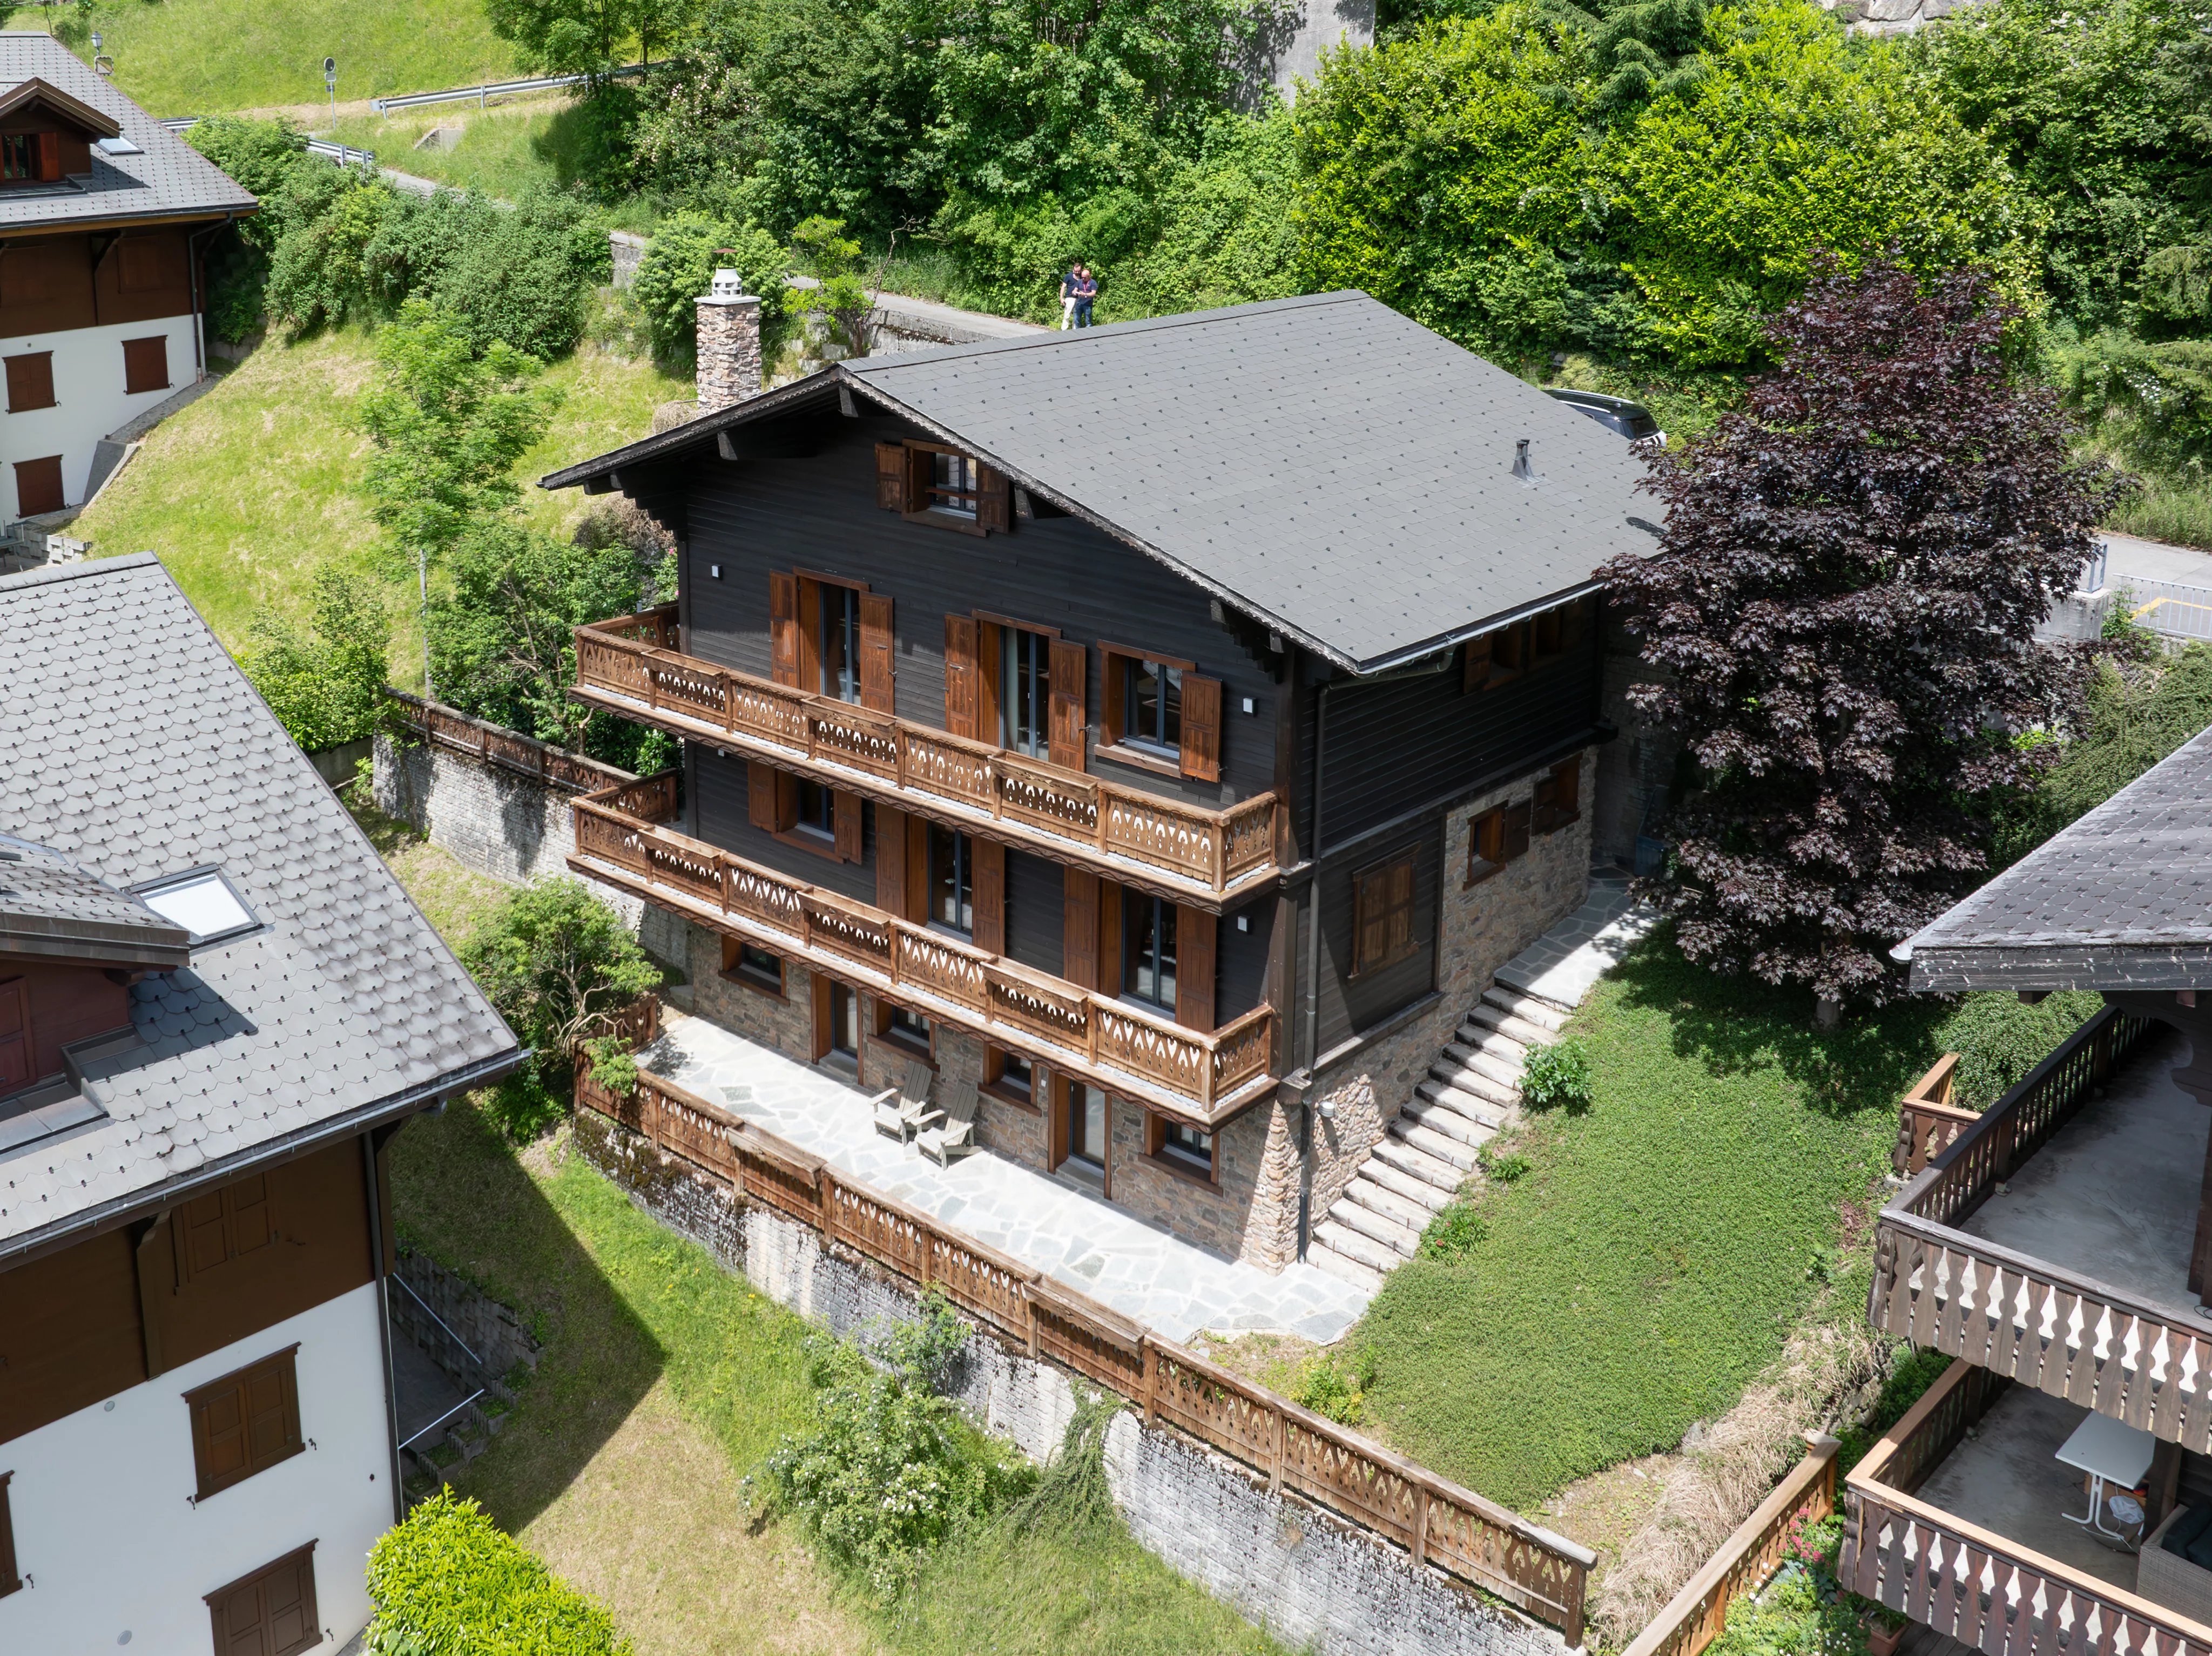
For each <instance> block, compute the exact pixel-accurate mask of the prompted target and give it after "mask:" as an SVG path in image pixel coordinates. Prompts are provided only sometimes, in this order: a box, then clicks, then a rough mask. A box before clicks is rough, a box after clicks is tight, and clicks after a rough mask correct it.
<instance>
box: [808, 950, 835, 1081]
mask: <svg viewBox="0 0 2212 1656" xmlns="http://www.w3.org/2000/svg"><path fill="white" fill-rule="evenodd" d="M811 982H812V985H813V989H812V995H813V1000H812V1010H813V1013H814V1053H813V1056H814V1060H815V1062H817V1064H818V1063H820V1062H821V1061H822V1060H823V1059H825V1058H827V1057H829V1051H830V1049H831V1048H832V1047H834V1046H836V1044H837V1039H836V1036H837V1004H836V999H835V998H834V995H835V992H836V985H835V984H833V983H832V982H831V981H830V980H829V978H827V977H825V976H824V975H823V974H821V973H819V972H817V973H815V974H813V976H812V979H811Z"/></svg>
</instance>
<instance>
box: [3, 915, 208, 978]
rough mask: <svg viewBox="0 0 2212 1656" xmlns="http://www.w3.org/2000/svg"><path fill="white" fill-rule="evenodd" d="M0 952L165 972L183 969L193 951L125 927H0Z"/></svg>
mask: <svg viewBox="0 0 2212 1656" xmlns="http://www.w3.org/2000/svg"><path fill="white" fill-rule="evenodd" d="M0 955H27V956H30V957H32V958H34V959H39V960H52V961H74V962H77V963H79V964H82V965H86V966H125V967H134V968H136V967H149V968H154V969H155V970H157V971H162V972H176V971H181V970H183V969H184V968H185V967H187V966H190V965H191V963H192V951H191V948H190V946H189V945H187V944H185V943H157V942H154V941H152V940H150V939H146V938H140V937H131V936H130V935H128V932H127V930H125V929H122V928H118V929H116V930H113V931H109V930H106V929H104V928H99V927H92V926H80V927H75V928H71V929H68V930H64V929H60V928H56V929H54V930H52V931H48V930H43V929H42V930H39V931H27V930H21V929H15V928H13V927H9V926H0Z"/></svg>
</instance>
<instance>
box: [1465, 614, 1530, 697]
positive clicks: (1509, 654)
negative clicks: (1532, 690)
mask: <svg viewBox="0 0 2212 1656" xmlns="http://www.w3.org/2000/svg"><path fill="white" fill-rule="evenodd" d="M1527 667H1528V622H1525V621H1519V622H1514V623H1513V625H1511V626H1510V627H1501V628H1498V630H1497V631H1496V632H1494V633H1485V634H1483V635H1482V636H1481V637H1480V638H1471V639H1469V640H1468V641H1467V656H1466V660H1465V663H1464V665H1463V668H1462V676H1461V679H1460V688H1461V690H1462V692H1468V691H1474V690H1494V689H1496V688H1498V686H1499V685H1501V684H1510V683H1511V682H1513V681H1514V680H1515V679H1516V678H1518V677H1520V676H1521V675H1522V671H1523V670H1525V669H1526V668H1527Z"/></svg>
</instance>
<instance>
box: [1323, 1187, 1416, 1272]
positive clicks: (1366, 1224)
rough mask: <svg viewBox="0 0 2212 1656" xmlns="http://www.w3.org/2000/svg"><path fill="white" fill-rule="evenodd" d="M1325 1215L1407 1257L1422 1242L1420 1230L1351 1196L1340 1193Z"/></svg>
mask: <svg viewBox="0 0 2212 1656" xmlns="http://www.w3.org/2000/svg"><path fill="white" fill-rule="evenodd" d="M1328 1216H1329V1217H1330V1218H1331V1219H1332V1220H1334V1222H1336V1223H1338V1224H1340V1225H1342V1226H1344V1227H1345V1228H1346V1229H1349V1230H1356V1231H1358V1233H1359V1234H1361V1235H1362V1236H1364V1237H1366V1238H1367V1239H1368V1240H1370V1241H1376V1242H1380V1243H1382V1244H1383V1247H1388V1248H1394V1249H1395V1250H1396V1251H1397V1252H1398V1253H1402V1254H1404V1255H1405V1256H1406V1257H1407V1259H1412V1258H1413V1253H1414V1251H1415V1250H1416V1249H1418V1248H1419V1247H1420V1245H1421V1233H1420V1232H1419V1231H1418V1230H1416V1229H1414V1228H1413V1227H1412V1226H1411V1225H1401V1224H1400V1223H1399V1222H1397V1221H1396V1220H1395V1219H1392V1218H1389V1217H1388V1216H1385V1215H1383V1214H1380V1213H1377V1212H1376V1210H1374V1209H1373V1208H1370V1207H1366V1206H1363V1205H1362V1204H1359V1203H1358V1202H1355V1201H1353V1200H1352V1198H1350V1197H1339V1198H1337V1201H1336V1205H1335V1206H1334V1207H1333V1208H1331V1209H1330V1210H1328Z"/></svg>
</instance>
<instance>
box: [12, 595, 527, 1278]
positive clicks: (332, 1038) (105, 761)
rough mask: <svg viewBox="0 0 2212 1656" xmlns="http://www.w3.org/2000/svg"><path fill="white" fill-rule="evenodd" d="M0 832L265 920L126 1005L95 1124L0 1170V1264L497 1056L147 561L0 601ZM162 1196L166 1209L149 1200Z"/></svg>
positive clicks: (269, 718)
mask: <svg viewBox="0 0 2212 1656" xmlns="http://www.w3.org/2000/svg"><path fill="white" fill-rule="evenodd" d="M0 679H4V681H5V682H7V684H8V686H9V720H10V729H9V738H8V741H7V742H6V743H5V744H0V832H6V833H9V834H14V835H16V836H18V837H20V838H22V839H26V840H34V841H36V842H38V843H40V844H42V845H46V846H52V847H53V848H55V849H56V850H58V851H60V852H63V853H64V855H66V856H68V857H69V858H71V859H73V860H74V861H75V862H76V863H77V864H79V865H80V866H82V868H84V869H86V870H89V871H90V872H92V873H94V874H96V875H98V876H99V877H100V878H101V879H102V880H104V881H106V883H108V884H109V885H111V886H118V887H122V886H131V885H136V884H139V883H143V882H145V881H148V880H150V879H154V878H155V877H160V876H163V875H168V874H174V873H177V872H179V871H181V870H186V869H191V868H196V867H200V866H204V865H215V866H218V867H220V868H222V870H223V871H224V872H225V873H226V874H227V875H228V877H229V878H230V879H231V881H232V882H233V883H234V884H235V885H236V886H237V888H238V889H239V892H240V895H242V896H243V897H244V898H245V899H246V901H247V902H248V903H249V904H250V905H251V906H252V908H253V910H254V912H255V913H257V914H258V916H259V917H260V919H262V920H264V922H266V925H265V928H264V930H262V931H258V932H257V933H255V934H253V935H251V936H248V937H241V938H240V939H238V940H237V941H235V942H233V943H223V944H216V945H211V946H210V947H207V948H204V949H201V950H200V951H199V952H198V953H197V955H195V956H194V958H193V960H192V961H191V965H190V966H189V967H186V968H182V969H179V970H177V971H173V972H167V973H163V974H157V975H155V976H152V977H149V978H148V979H146V980H143V981H142V982H141V983H140V984H138V985H137V986H136V988H135V989H134V990H133V991H132V1005H131V1018H132V1022H133V1024H134V1026H135V1028H136V1029H137V1034H138V1035H139V1036H140V1037H141V1039H142V1040H143V1043H144V1045H143V1046H142V1047H138V1048H137V1049H136V1050H134V1051H129V1052H122V1053H118V1054H117V1055H115V1056H114V1057H112V1059H108V1060H107V1061H106V1062H105V1063H104V1064H102V1065H97V1066H94V1067H93V1068H91V1069H88V1071H87V1077H86V1083H85V1091H86V1095H87V1096H88V1097H89V1098H91V1099H92V1100H93V1101H94V1102H95V1103H97V1104H98V1105H99V1106H100V1110H101V1112H102V1119H100V1120H99V1121H98V1122H97V1123H96V1124H94V1125H89V1126H83V1127H80V1128H79V1129H78V1130H77V1131H73V1132H70V1133H69V1134H67V1135H65V1136H62V1137H53V1138H50V1139H48V1140H46V1141H42V1142H40V1143H34V1144H32V1145H30V1146H28V1147H27V1148H20V1149H16V1150H15V1151H14V1152H13V1153H12V1154H10V1153H9V1152H7V1151H6V1150H4V1149H0V1253H9V1252H13V1251H15V1250H16V1249H18V1248H20V1247H27V1246H30V1245H32V1244H33V1243H34V1242H36V1241H38V1240H41V1239H43V1238H44V1237H45V1236H46V1235H48V1234H51V1233H52V1232H54V1231H55V1230H57V1229H60V1228H67V1227H69V1226H70V1225H71V1224H72V1223H82V1222H88V1221H89V1220H91V1219H93V1218H95V1217H97V1216H100V1215H101V1214H102V1213H104V1212H106V1211H108V1210H118V1209H121V1208H125V1207H127V1206H129V1205H131V1204H132V1203H134V1202H137V1201H143V1199H145V1198H148V1197H149V1196H150V1195H151V1194H153V1193H154V1192H156V1191H157V1190H159V1189H161V1187H162V1186H173V1185H174V1184H175V1183H177V1182H178V1181H181V1180H189V1179H194V1178H196V1177H206V1176H211V1175H214V1174H218V1173H220V1172H222V1171H223V1170H224V1169H226V1168H229V1167H233V1166H237V1165H243V1164H246V1163H250V1162H252V1161H253V1160H254V1159H256V1157H257V1156H259V1155H263V1154H267V1153H272V1152H274V1151H276V1150H278V1149H286V1148H291V1147H296V1146H297V1145H300V1144H301V1143H308V1142H312V1141H313V1140H315V1139H317V1138H322V1137H337V1136H338V1135H340V1134H342V1133H345V1132H349V1131H358V1130H359V1129H360V1128H361V1126H362V1125H365V1124H366V1123H367V1122H368V1121H371V1120H374V1119H380V1118H381V1117H383V1116H386V1115H389V1114H391V1113H394V1112H396V1111H398V1110H400V1109H403V1108H404V1107H407V1106H408V1105H409V1104H410V1102H411V1101H415V1100H418V1099H422V1098H426V1097H428V1096H430V1095H435V1094H438V1093H442V1092H444V1091H447V1090H449V1089H451V1088H452V1087H453V1085H455V1084H456V1083H459V1082H460V1081H462V1080H465V1079H476V1078H481V1077H484V1076H486V1075H487V1074H495V1073H498V1072H499V1071H501V1069H502V1068H503V1067H505V1066H506V1065H509V1064H511V1063H512V1062H513V1059H515V1057H516V1056H517V1049H516V1043H515V1040H514V1037H513V1034H510V1033H509V1031H508V1030H507V1026H506V1025H505V1024H504V1023H502V1022H501V1021H500V1018H499V1016H498V1014H497V1013H495V1011H493V1010H492V1009H491V1007H490V1005H489V1004H488V1003H487V1002H486V1001H485V1000H484V998H483V996H482V995H481V994H480V993H479V992H477V988H476V986H475V985H474V984H473V983H472V982H471V980H470V979H469V977H468V974H466V973H465V972H464V971H463V970H462V969H461V967H460V965H459V962H458V961H455V960H454V959H453V955H452V954H451V953H450V952H449V951H448V950H447V948H446V946H445V944H444V943H442V942H441V941H440V940H439V937H438V936H437V934H436V933H435V931H432V930H431V928H430V925H429V923H428V921H426V920H425V919H423V918H422V914H421V913H419V912H418V911H417V910H416V907H415V906H414V904H413V903H412V902H410V901H409V900H408V898H407V895H406V893H405V892H404V891H403V890H402V889H400V887H399V884H398V881H397V880H395V879H394V878H393V877H392V873H391V871H390V870H388V869H386V867H385V865H384V863H383V861H382V859H381V858H379V857H378V856H377V854H376V852H375V851H374V848H373V847H372V846H370V845H369V843H368V840H367V838H366V837H365V836H364V835H363V834H362V832H361V830H360V828H357V827H356V825H355V823H354V822H353V821H352V819H351V818H350V817H349V816H347V815H346V813H345V811H344V810H343V808H342V807H341V806H340V805H339V804H338V802H337V798H336V797H335V796H334V795H333V794H332V793H331V791H330V789H329V788H328V787H326V786H324V785H323V783H322V782H321V780H320V779H319V778H317V776H316V775H315V773H314V769H313V767H312V766H311V765H309V764H308V762H307V759H306V757H305V756H304V755H301V752H300V751H299V749H297V748H295V747H294V746H293V745H292V743H291V741H290V739H289V737H286V735H285V734H284V731H283V726H282V725H278V724H277V722H276V717H275V715H273V714H272V713H270V711H269V709H268V708H267V707H265V706H264V704H263V703H262V701H261V699H260V698H259V697H258V695H255V694H254V692H253V690H252V687H251V686H250V685H248V684H247V683H246V679H245V676H244V675H242V674H241V673H240V671H239V670H238V669H237V667H236V666H235V665H234V664H233V663H232V662H231V660H230V658H228V656H227V655H225V654H224V652H223V650H222V646H221V645H219V644H218V643H216V640H215V636H214V634H211V633H210V632H209V630H208V628H207V627H206V625H205V624H204V622H202V621H201V620H200V618H199V616H197V614H195V613H194V612H193V610H192V608H191V605H190V604H187V603H186V602H185V597H184V595H183V593H181V592H179V591H178V590H177V587H176V584H175V583H174V582H173V580H171V579H170V578H169V574H168V572H167V570H165V569H163V568H162V567H161V565H160V563H159V562H158V561H155V559H153V558H152V557H150V556H138V557H131V558H118V559H115V560H112V561H104V562H97V563H89V564H77V565H70V566H64V567H58V568H52V569H39V570H32V571H29V572H27V573H23V574H19V575H12V576H7V577H4V578H0ZM166 1193H167V1192H165V1194H166Z"/></svg>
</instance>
